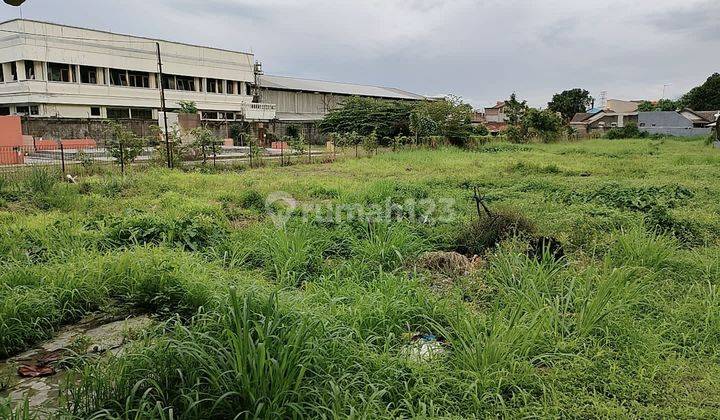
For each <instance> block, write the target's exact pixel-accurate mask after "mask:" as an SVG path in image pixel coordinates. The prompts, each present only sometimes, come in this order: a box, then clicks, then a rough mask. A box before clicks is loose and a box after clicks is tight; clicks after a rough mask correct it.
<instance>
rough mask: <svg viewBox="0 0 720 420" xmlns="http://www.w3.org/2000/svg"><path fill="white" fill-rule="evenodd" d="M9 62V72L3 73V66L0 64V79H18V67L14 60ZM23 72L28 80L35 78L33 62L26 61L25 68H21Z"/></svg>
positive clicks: (4, 80)
mask: <svg viewBox="0 0 720 420" xmlns="http://www.w3.org/2000/svg"><path fill="white" fill-rule="evenodd" d="M9 64H10V74H8V75H7V76H6V75H5V66H0V81H3V82H13V81H16V80H18V67H17V63H16V62H12V63H9ZM21 70H22V71H23V72H25V78H26V79H28V80H35V62H34V61H26V62H25V68H24V69H21Z"/></svg>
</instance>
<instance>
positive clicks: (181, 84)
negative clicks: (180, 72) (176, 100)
mask: <svg viewBox="0 0 720 420" xmlns="http://www.w3.org/2000/svg"><path fill="white" fill-rule="evenodd" d="M175 84H176V88H177V90H186V91H190V92H194V91H195V78H194V77H185V76H175Z"/></svg>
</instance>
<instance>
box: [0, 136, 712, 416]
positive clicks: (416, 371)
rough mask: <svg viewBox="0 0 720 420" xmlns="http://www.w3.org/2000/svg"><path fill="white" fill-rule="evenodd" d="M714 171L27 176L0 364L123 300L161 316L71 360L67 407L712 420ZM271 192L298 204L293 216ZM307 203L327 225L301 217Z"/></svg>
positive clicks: (639, 147)
mask: <svg viewBox="0 0 720 420" xmlns="http://www.w3.org/2000/svg"><path fill="white" fill-rule="evenodd" d="M719 179H720V151H718V150H715V149H711V148H709V147H707V146H704V145H703V143H702V142H701V141H681V140H663V141H659V140H620V141H608V140H594V141H586V142H578V143H565V144H551V145H510V144H503V143H491V144H488V145H486V146H484V147H482V148H481V149H479V150H476V151H463V150H457V149H445V150H416V151H401V152H398V153H385V154H381V155H379V156H375V157H373V158H365V159H357V160H346V161H342V162H336V163H332V164H316V165H297V166H291V167H285V168H264V169H257V170H252V171H246V172H227V173H217V174H206V173H183V172H180V171H175V172H170V171H167V170H150V171H145V172H137V173H134V174H130V175H128V176H126V177H125V178H119V177H90V178H84V179H82V180H81V181H80V183H79V184H77V185H71V184H59V183H55V182H53V180H52V179H50V178H48V177H47V176H44V175H43V174H41V173H33V174H32V175H31V176H30V177H29V178H28V179H27V180H26V181H25V182H23V183H22V184H21V185H15V184H12V185H11V184H7V183H6V184H5V185H0V187H1V188H0V191H1V192H0V260H1V261H2V267H0V359H2V358H5V357H9V356H12V355H14V354H17V353H19V352H21V351H24V350H27V349H30V348H32V347H33V346H35V345H37V343H39V342H41V341H43V340H46V339H48V338H50V337H52V336H53V335H54V333H55V331H57V330H58V329H59V328H60V327H62V326H64V325H69V324H73V323H75V322H77V321H78V320H80V319H81V318H83V317H84V316H85V315H87V314H89V313H91V312H97V311H102V312H113V313H118V312H123V311H127V313H128V314H129V313H135V314H137V313H143V314H149V315H150V316H152V317H153V318H154V319H156V320H157V321H158V322H157V323H156V324H155V326H154V327H149V328H148V329H146V330H145V331H143V332H138V333H136V334H135V337H133V341H134V344H132V345H131V346H130V347H129V348H127V349H125V351H124V352H123V353H122V354H121V355H120V356H118V357H111V356H105V357H101V358H99V359H98V358H97V357H95V358H85V357H74V358H71V360H68V361H66V362H65V364H66V365H67V367H69V368H70V369H72V370H73V372H74V374H73V375H74V376H70V380H68V381H66V382H65V385H64V387H63V398H62V400H61V402H60V409H61V410H66V411H67V412H68V413H69V414H72V415H74V416H77V417H78V418H88V417H92V416H96V418H100V417H111V418H114V417H120V418H189V419H193V418H198V419H199V418H233V417H235V416H236V415H237V416H239V417H261V418H277V417H332V418H335V417H356V418H362V417H369V418H376V417H433V416H449V417H488V416H494V415H500V416H504V417H522V416H541V417H557V416H562V417H626V416H638V417H706V418H717V417H719V416H720V363H719V362H720V292H719V291H718V286H719V284H720V239H719V238H720V216H719V214H720V200H719V198H720V183H719V182H718V180H719ZM473 187H477V188H478V192H479V193H480V194H481V195H484V203H485V204H486V205H487V207H488V208H489V211H490V212H491V214H492V215H493V216H492V217H490V216H488V215H487V214H486V213H485V212H484V210H482V209H481V210H480V212H478V211H477V208H476V203H475V202H474V201H473V190H472V188H473ZM278 191H283V192H285V193H287V194H288V195H291V196H292V197H294V198H295V199H296V200H298V202H299V203H300V207H298V208H297V209H296V210H295V211H294V212H293V213H292V215H291V216H290V217H289V219H288V220H287V223H286V224H285V225H284V227H281V228H278V227H277V226H276V224H275V223H274V222H275V221H277V218H274V217H270V216H269V215H268V211H267V209H266V197H267V196H268V195H269V194H271V193H274V192H278ZM453 201H454V204H452V205H451V204H450V203H452V202H453ZM413 202H415V204H416V206H417V207H416V209H415V210H417V208H420V209H421V210H420V211H419V214H418V211H415V210H413V209H412V206H410V205H409V204H410V203H413ZM388 203H389V204H388ZM310 204H315V205H317V207H315V208H311V207H309V205H310ZM317 208H320V209H325V210H327V209H330V210H331V211H334V212H335V213H331V212H328V211H325V210H323V211H325V213H327V214H335V216H332V217H329V216H328V215H327V214H325V217H322V218H315V217H303V209H305V213H306V216H307V213H308V209H311V210H316V209H317ZM374 208H376V209H383V210H382V211H381V212H380V213H383V215H384V217H376V218H373V220H371V221H368V220H366V218H360V217H350V216H347V212H346V211H345V210H347V209H354V211H355V213H356V214H357V211H359V209H374ZM271 209H272V213H273V214H276V215H277V214H280V213H282V212H283V211H286V210H287V208H286V207H285V206H284V205H283V204H281V203H280V202H277V203H275V204H274V205H273V206H271ZM338 209H340V210H338ZM430 210H434V211H430ZM310 213H311V215H314V214H315V213H313V212H310ZM337 214H340V216H339V217H336V216H337ZM348 219H352V220H348ZM378 219H382V220H378ZM498 220H501V221H507V223H505V222H502V223H501V222H498ZM541 237H547V238H546V239H545V240H543V239H538V238H541ZM550 237H551V238H552V239H550ZM498 240H499V241H500V243H496V242H497V241H498ZM538 243H540V244H547V245H551V248H550V249H545V251H546V252H543V250H540V251H539V252H538V249H537V247H538ZM433 251H459V252H460V253H462V254H465V257H469V258H472V257H474V256H475V255H477V256H478V257H477V258H474V259H473V261H472V262H468V260H463V259H462V258H460V257H459V256H458V255H455V254H453V258H454V259H452V260H451V261H446V260H443V255H445V257H447V255H446V254H443V255H440V256H438V254H427V253H428V252H433ZM563 255H564V256H563ZM448 258H449V257H448ZM463 258H464V257H463ZM3 383H5V385H4V386H5V387H9V386H11V385H10V383H11V381H10V380H5V381H3V380H2V378H0V388H1V387H2V386H3ZM0 395H5V394H4V393H2V390H1V389H0ZM10 410H11V409H10V408H9V404H8V403H4V404H3V403H1V402H0V417H3V418H5V417H6V416H10ZM16 411H17V412H16V413H15V414H16V415H18V417H21V416H22V415H23V413H22V412H21V411H22V407H19V408H17V409H16Z"/></svg>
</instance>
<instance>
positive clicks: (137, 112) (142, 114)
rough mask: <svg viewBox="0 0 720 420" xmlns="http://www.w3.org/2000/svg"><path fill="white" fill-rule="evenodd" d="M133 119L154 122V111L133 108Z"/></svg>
mask: <svg viewBox="0 0 720 420" xmlns="http://www.w3.org/2000/svg"><path fill="white" fill-rule="evenodd" d="M132 117H133V118H136V119H139V120H152V119H153V113H152V109H147V108H133V109H132Z"/></svg>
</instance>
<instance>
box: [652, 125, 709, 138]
mask: <svg viewBox="0 0 720 420" xmlns="http://www.w3.org/2000/svg"><path fill="white" fill-rule="evenodd" d="M640 130H641V131H645V132H647V133H650V134H662V135H668V136H675V137H695V136H707V135H709V134H710V133H711V132H712V130H711V129H709V128H691V127H689V128H672V127H642V128H640Z"/></svg>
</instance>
